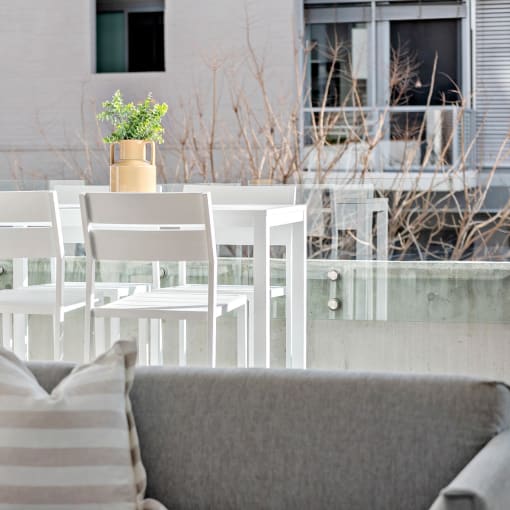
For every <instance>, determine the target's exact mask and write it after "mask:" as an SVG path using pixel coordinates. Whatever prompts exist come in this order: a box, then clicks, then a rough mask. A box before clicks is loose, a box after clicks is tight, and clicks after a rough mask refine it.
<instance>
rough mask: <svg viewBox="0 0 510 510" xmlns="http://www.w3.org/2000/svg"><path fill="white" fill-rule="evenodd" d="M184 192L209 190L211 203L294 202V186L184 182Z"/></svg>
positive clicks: (290, 203)
mask: <svg viewBox="0 0 510 510" xmlns="http://www.w3.org/2000/svg"><path fill="white" fill-rule="evenodd" d="M183 191H184V192H191V191H195V192H198V191H200V192H209V193H211V200H212V203H213V204H219V205H231V204H239V203H241V204H258V205H292V204H295V203H296V186H294V185H290V184H289V185H286V184H285V185H275V186H236V185H232V184H214V185H210V184H185V185H184V187H183Z"/></svg>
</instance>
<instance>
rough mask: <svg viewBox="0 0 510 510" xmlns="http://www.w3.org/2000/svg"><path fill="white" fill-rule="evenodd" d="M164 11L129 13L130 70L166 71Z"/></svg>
mask: <svg viewBox="0 0 510 510" xmlns="http://www.w3.org/2000/svg"><path fill="white" fill-rule="evenodd" d="M163 23H164V22H163V13H162V12H132V13H129V17H128V25H129V31H128V32H129V71H134V72H136V71H164V70H165V54H164V26H163Z"/></svg>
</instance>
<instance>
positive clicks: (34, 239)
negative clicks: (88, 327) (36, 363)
mask: <svg viewBox="0 0 510 510" xmlns="http://www.w3.org/2000/svg"><path fill="white" fill-rule="evenodd" d="M0 257H1V258H12V259H14V270H13V273H14V282H13V287H14V288H13V289H5V290H2V291H0V313H2V314H3V317H2V324H3V343H4V346H5V347H7V348H13V350H14V351H15V352H16V354H18V355H19V356H20V357H23V358H28V328H27V321H26V316H27V315H32V314H33V315H52V316H53V350H54V358H55V359H60V358H61V357H62V341H63V335H64V314H65V313H66V312H69V311H72V310H76V309H79V308H82V307H84V306H85V300H84V295H83V291H81V292H80V291H76V290H73V289H66V288H65V286H64V243H63V238H62V230H61V224H60V215H59V213H58V203H57V196H56V193H55V192H54V191H7V192H0ZM28 258H50V259H51V258H54V259H55V283H54V285H48V286H46V285H33V286H29V285H28V272H27V271H26V268H27V259H28ZM13 323H14V328H13ZM13 329H14V335H13Z"/></svg>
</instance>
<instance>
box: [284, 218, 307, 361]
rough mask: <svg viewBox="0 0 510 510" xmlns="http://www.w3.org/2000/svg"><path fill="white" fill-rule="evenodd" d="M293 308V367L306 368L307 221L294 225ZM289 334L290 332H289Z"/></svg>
mask: <svg viewBox="0 0 510 510" xmlns="http://www.w3.org/2000/svg"><path fill="white" fill-rule="evenodd" d="M290 257H291V258H292V260H293V263H292V275H291V279H292V309H291V314H290V317H287V322H288V323H290V324H289V325H290V328H291V329H290V335H291V344H292V348H291V349H292V352H291V355H292V358H291V365H290V366H291V367H292V368H306V355H307V345H306V336H307V334H306V333H307V332H306V324H307V321H306V298H307V292H306V221H305V220H303V221H302V222H299V223H294V224H293V225H292V249H291V253H290ZM288 334H289V333H288Z"/></svg>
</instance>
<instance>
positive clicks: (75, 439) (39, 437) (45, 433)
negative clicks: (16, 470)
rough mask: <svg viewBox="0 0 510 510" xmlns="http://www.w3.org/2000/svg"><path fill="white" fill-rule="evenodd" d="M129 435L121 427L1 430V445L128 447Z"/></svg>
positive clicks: (30, 446)
mask: <svg viewBox="0 0 510 510" xmlns="http://www.w3.org/2000/svg"><path fill="white" fill-rule="evenodd" d="M129 444H130V442H129V436H128V433H127V431H126V430H119V429H27V428H4V429H1V430H0V447H11V446H14V447H20V448H21V447H26V448H99V447H101V446H103V447H105V448H122V447H124V448H128V447H129V446H128V445H129Z"/></svg>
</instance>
